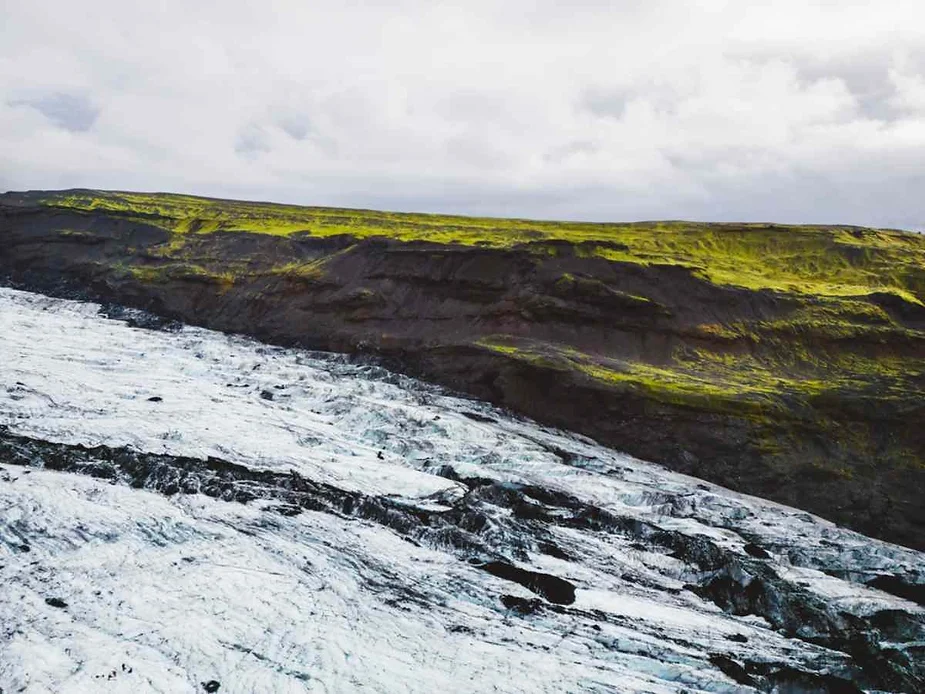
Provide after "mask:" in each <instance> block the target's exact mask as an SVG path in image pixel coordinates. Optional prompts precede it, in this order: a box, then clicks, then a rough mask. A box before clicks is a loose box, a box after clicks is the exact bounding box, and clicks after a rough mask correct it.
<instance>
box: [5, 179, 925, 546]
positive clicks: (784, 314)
mask: <svg viewBox="0 0 925 694" xmlns="http://www.w3.org/2000/svg"><path fill="white" fill-rule="evenodd" d="M4 206H6V208H7V209H13V210H16V209H20V210H22V209H24V208H25V209H28V210H29V214H35V215H40V216H41V217H42V221H41V223H38V222H29V221H28V220H27V219H26V217H25V216H24V217H23V218H22V220H19V221H14V222H13V223H12V224H13V226H14V227H16V229H20V228H21V229H22V233H23V236H22V238H23V239H24V240H23V243H24V244H25V245H24V246H23V248H27V249H32V250H28V251H22V253H23V255H24V257H25V256H26V255H28V258H29V259H28V260H21V261H16V260H15V258H14V262H13V263H12V264H8V267H7V271H9V267H12V268H13V270H14V272H13V273H12V275H13V276H19V277H34V276H36V275H37V274H38V275H41V274H43V273H44V275H46V276H51V277H53V278H55V279H56V281H57V279H60V278H61V277H65V276H66V277H69V278H75V277H76V278H78V279H79V282H80V283H82V284H83V285H84V286H94V287H102V289H99V290H96V291H97V292H99V293H101V294H102V296H100V297H98V298H104V299H107V300H109V299H112V300H121V301H128V302H130V303H135V304H137V305H140V306H144V307H151V306H155V307H160V308H163V310H165V311H166V312H167V313H169V314H171V315H173V316H175V317H179V318H182V319H184V320H192V321H198V322H201V323H204V324H207V325H210V326H211V327H218V328H220V329H226V330H234V331H241V332H251V333H253V334H258V335H260V336H261V337H266V338H268V339H276V340H280V341H286V342H303V343H307V344H311V345H312V346H318V347H322V348H326V349H336V350H346V351H362V352H372V353H378V354H381V355H384V356H386V357H388V358H392V359H395V360H397V361H398V363H399V364H401V365H404V366H406V367H407V368H408V369H409V370H412V371H414V372H415V373H419V374H421V375H424V376H426V377H428V378H432V379H434V380H437V381H440V382H442V383H445V384H448V385H451V386H453V387H456V388H459V389H462V390H466V391H469V392H471V393H473V394H475V395H478V396H479V397H488V398H491V399H493V400H494V401H496V402H498V403H499V404H503V405H506V406H509V407H511V408H513V409H516V410H520V411H522V412H524V413H526V414H529V415H531V416H534V417H536V418H538V419H541V420H544V421H546V422H549V423H551V424H556V425H561V426H568V427H571V428H575V429H578V430H580V431H582V432H584V433H587V434H590V435H592V436H595V437H597V438H599V439H601V440H602V441H605V442H607V443H610V444H612V445H615V446H618V447H620V448H623V449H625V450H627V451H629V452H631V453H633V454H635V455H638V456H640V457H645V458H650V459H654V460H658V461H659V462H664V463H666V464H668V465H671V466H673V467H675V468H677V469H681V470H683V471H686V472H692V473H694V474H698V475H701V476H704V477H707V478H710V479H712V480H714V481H718V482H721V483H724V484H727V485H729V486H732V487H734V488H738V489H742V490H743V491H747V492H751V493H757V494H761V495H765V496H770V497H771V498H775V499H778V500H780V501H784V502H787V503H791V504H796V505H800V506H803V507H805V508H810V509H811V510H814V511H816V512H818V513H821V514H823V515H827V516H828V517H830V518H832V519H834V520H837V521H839V522H843V523H847V524H849V525H853V526H854V527H857V528H859V529H861V530H863V531H865V532H868V533H872V534H879V535H880V536H883V537H889V538H890V539H894V540H897V541H900V542H904V543H906V544H912V545H915V546H922V547H925V511H923V510H922V509H921V504H920V503H919V502H918V501H916V499H920V498H921V494H923V493H925V235H919V234H914V233H909V232H903V231H897V230H888V229H866V228H858V227H846V226H786V225H774V224H708V223H697V222H681V221H673V222H638V223H625V224H592V223H572V222H548V221H532V220H522V219H493V218H472V217H459V216H448V215H429V214H406V213H394V212H379V211H372V210H348V209H335V208H324V207H298V206H291V205H277V204H270V203H251V202H240V201H228V200H215V199H209V198H199V197H192V196H185V195H172V194H147V193H123V192H102V191H83V190H81V191H61V192H50V193H46V192H41V193H25V194H8V195H5V196H0V209H2V208H3V207H4ZM30 224H31V225H33V226H35V227H36V228H37V227H38V226H42V229H43V231H42V232H41V233H39V232H35V234H37V236H36V238H39V239H42V240H43V241H42V242H43V243H45V245H44V246H41V247H39V246H29V243H32V241H30V240H29V239H30V238H31V237H30V233H32V232H30V231H29V226H30ZM140 230H149V231H150V230H154V231H153V232H152V233H149V231H145V232H144V233H142V231H140ZM135 232H137V233H135ZM133 234H135V235H133ZM145 239H146V240H145ZM49 240H52V241H53V242H54V243H53V245H48V243H47V241H49ZM49 249H52V250H49ZM49 253H50V254H51V255H49ZM55 254H57V255H55ZM0 261H2V259H0ZM17 263H18V264H17ZM3 266H4V263H3V262H0V270H3ZM62 268H63V269H62ZM17 273H18V274H17ZM30 273H31V274H30ZM277 314H278V315H277ZM393 363H394V362H393ZM878 528H883V529H882V530H878Z"/></svg>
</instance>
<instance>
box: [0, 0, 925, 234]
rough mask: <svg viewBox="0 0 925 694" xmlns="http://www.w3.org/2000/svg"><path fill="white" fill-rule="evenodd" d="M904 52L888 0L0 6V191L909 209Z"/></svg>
mask: <svg viewBox="0 0 925 694" xmlns="http://www.w3.org/2000/svg"><path fill="white" fill-rule="evenodd" d="M923 46H925V8H923V9H920V8H919V3H917V2H902V1H899V0H894V1H892V2H890V1H886V2H881V3H877V4H871V3H867V2H864V3H861V2H844V1H840V2H837V3H835V2H806V1H805V0H804V1H802V2H796V1H792V0H791V1H787V0H782V1H779V2H775V3H766V2H745V1H739V2H724V1H722V0H711V1H709V2H706V1H704V2H698V3H692V2H682V1H668V0H655V1H650V2H626V3H613V2H605V1H604V0H585V1H584V2H561V1H557V0H538V1H533V2H528V1H526V0H511V1H509V2H506V3H496V2H487V1H484V2H479V1H469V2H465V3H449V2H444V3H433V2H424V1H423V0H404V1H396V2H372V1H369V2H359V1H354V2H333V1H329V2H328V1H320V2H313V3H301V2H295V1H294V0H293V1H292V2H283V1H282V0H274V1H270V2H261V3H255V2H243V1H241V0H226V1H224V2H198V3H182V2H178V1H167V2H161V3H124V2H116V1H112V0H110V1H101V0H88V1H87V2H83V3H68V2H64V1H63V0H60V1H52V0H33V1H32V2H29V3H21V2H13V0H8V1H3V0H0V186H2V187H7V188H47V187H61V186H87V187H106V188H136V189H149V190H179V191H186V192H199V193H206V194H215V195H231V196H237V197H251V198H254V197H259V198H271V199H277V200H284V201H290V202H302V203H317V204H342V205H353V206H381V207H389V208H395V209H422V210H442V211H456V212H464V213H466V212H469V213H488V214H516V215H519V216H539V217H544V216H553V217H568V218H583V219H638V218H685V217H686V218H712V219H773V220H780V221H807V222H819V221H832V222H846V223H860V224H877V225H886V224H889V225H894V226H905V227H921V226H923V225H925V209H923V205H922V203H921V202H920V200H919V198H925V186H923V178H922V176H923V174H922V172H923V171H925V48H923ZM917 191H921V194H918V195H916V192H917Z"/></svg>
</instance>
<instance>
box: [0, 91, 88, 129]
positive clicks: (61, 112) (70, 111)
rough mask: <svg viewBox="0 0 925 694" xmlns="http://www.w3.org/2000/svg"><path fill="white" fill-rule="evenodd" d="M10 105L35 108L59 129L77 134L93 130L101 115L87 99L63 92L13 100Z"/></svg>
mask: <svg viewBox="0 0 925 694" xmlns="http://www.w3.org/2000/svg"><path fill="white" fill-rule="evenodd" d="M9 104H10V105H11V106H14V107H15V106H27V107H30V108H34V109H35V110H36V111H38V112H39V113H41V114H42V115H43V116H45V118H47V119H48V120H49V121H51V122H52V123H54V124H55V125H56V126H58V127H59V128H63V129H64V130H69V131H71V132H75V133H82V132H86V131H87V130H89V129H90V128H92V127H93V124H94V123H95V122H96V119H97V117H98V116H99V113H100V112H99V109H97V108H96V107H95V106H94V105H93V103H92V102H91V101H90V100H89V99H88V98H87V97H85V96H80V95H76V94H66V93H62V92H52V93H50V94H42V95H40V96H34V97H30V98H26V99H12V100H10V102H9Z"/></svg>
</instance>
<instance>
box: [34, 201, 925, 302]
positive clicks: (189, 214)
mask: <svg viewBox="0 0 925 694" xmlns="http://www.w3.org/2000/svg"><path fill="white" fill-rule="evenodd" d="M43 204H46V205H50V206H54V207H60V208H68V209H72V210H77V211H84V212H91V211H96V212H98V211H105V212H109V213H113V214H119V215H124V216H127V217H129V218H131V219H135V220H139V221H145V222H147V223H149V224H153V225H156V226H159V227H161V228H164V229H167V230H169V231H171V232H174V233H176V234H179V235H184V234H193V233H195V234H205V233H216V232H228V231H249V232H256V233H265V234H275V235H289V234H293V233H297V232H302V233H306V234H309V235H312V236H318V237H324V236H332V235H340V234H346V235H350V236H353V237H356V238H368V237H373V236H383V237H388V238H392V239H398V240H402V241H429V242H432V243H440V244H464V245H481V246H490V247H510V246H515V245H516V246H523V247H524V248H526V249H528V250H531V251H532V252H535V253H538V254H552V255H555V254H558V253H560V252H561V251H562V248H561V247H560V246H556V245H555V244H554V243H552V242H555V241H558V242H562V241H565V242H568V243H570V244H572V248H571V252H573V253H575V254H577V255H583V256H597V257H602V258H606V259H608V260H611V261H614V262H623V263H634V264H643V265H674V266H680V267H684V268H687V269H689V270H690V271H691V272H692V273H693V274H695V275H697V276H698V277H701V278H703V279H705V280H707V281H709V282H713V283H716V284H721V285H729V286H736V287H745V288H749V289H772V290H776V291H781V292H789V293H799V294H808V295H814V296H833V297H852V296H865V295H868V294H871V293H873V292H883V293H887V294H892V295H894V296H896V297H898V298H899V299H900V300H902V301H905V302H907V303H909V304H916V305H922V304H923V297H925V238H923V237H922V236H920V235H916V234H909V233H903V232H898V231H891V230H881V229H857V228H849V227H818V226H782V225H767V224H702V223H694V222H641V223H629V224H591V223H573V222H539V221H531V220H523V219H492V218H478V217H457V216H449V215H428V214H404V213H395V212H378V211H371V210H345V209H335V208H325V207H298V206H294V205H275V204H269V203H251V202H239V201H231V200H213V199H209V198H199V197H193V196H187V195H169V194H146V193H116V192H81V193H58V194H49V195H48V196H47V197H46V198H45V199H44V200H43Z"/></svg>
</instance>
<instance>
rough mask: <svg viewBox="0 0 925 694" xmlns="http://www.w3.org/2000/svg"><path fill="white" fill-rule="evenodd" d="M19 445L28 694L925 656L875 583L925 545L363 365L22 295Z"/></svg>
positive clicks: (622, 674) (12, 526)
mask: <svg viewBox="0 0 925 694" xmlns="http://www.w3.org/2000/svg"><path fill="white" fill-rule="evenodd" d="M151 398H154V400H151ZM0 439H2V440H3V441H5V442H6V443H4V446H6V448H2V449H0V451H6V453H0V692H2V693H4V694H8V693H12V692H62V693H64V692H132V693H138V692H190V693H193V692H203V691H213V692H214V691H219V692H221V693H225V692H241V693H243V692H326V693H333V692H358V691H362V692H422V693H424V692H427V693H431V692H441V693H448V692H747V691H755V690H765V691H827V690H826V689H825V687H826V686H831V687H835V686H842V684H840V683H847V682H848V681H856V682H858V683H859V684H858V686H860V687H862V688H867V689H876V688H879V689H883V690H886V689H890V686H889V684H888V683H889V682H890V681H894V680H895V678H894V680H890V679H889V677H887V678H886V679H883V678H881V681H880V684H876V683H874V685H870V684H864V683H865V682H873V681H874V680H872V679H871V677H872V675H870V674H869V672H866V671H864V670H863V667H862V664H859V662H858V660H857V658H856V657H854V656H852V655H851V654H850V653H849V652H848V651H849V650H850V649H846V648H844V647H842V646H843V644H842V642H841V641H840V639H841V638H842V636H843V635H845V634H847V633H848V630H850V629H854V628H856V627H857V625H858V624H861V625H862V626H863V629H864V630H866V631H865V633H866V634H867V638H868V640H870V638H876V639H879V642H878V643H876V644H874V646H871V648H873V649H874V650H877V649H881V650H882V649H885V648H889V649H892V651H891V652H896V653H900V654H901V655H902V657H903V658H905V659H906V660H908V661H910V662H912V663H913V666H910V667H913V670H914V666H916V662H917V660H916V659H920V658H921V657H922V653H923V647H925V631H923V629H922V625H923V624H925V611H923V608H922V607H921V606H920V605H919V604H917V603H915V602H911V601H909V600H906V599H903V598H901V597H897V596H896V595H893V594H891V593H887V592H883V591H880V590H876V589H874V588H872V587H868V586H866V585H864V584H865V583H869V582H871V581H874V580H876V579H877V578H878V577H881V578H882V577H890V578H891V579H894V580H895V581H899V582H900V583H902V584H903V585H907V586H913V587H921V584H922V583H925V557H923V555H922V554H920V553H917V552H914V551H912V550H909V549H904V548H901V547H898V546H894V545H890V544H887V543H883V542H879V541H877V540H872V539H869V538H866V537H863V536H861V535H858V534H856V533H853V532H850V531H847V530H844V529H840V528H837V527H835V526H834V525H832V524H831V523H828V522H826V521H823V520H821V519H819V518H816V517H814V516H812V515H810V514H807V513H805V512H802V511H799V510H795V509H792V508H787V507H784V506H780V505H777V504H774V503H771V502H767V501H762V500H759V499H755V498H752V497H746V496H742V495H738V494H735V493H733V492H730V491H728V490H725V489H723V488H720V487H717V486H715V485H711V484H707V483H704V482H702V481H700V480H695V479H692V478H689V477H685V476H682V475H678V474H674V473H671V472H669V471H667V470H665V469H664V468H661V467H659V466H657V465H654V464H651V463H645V462H641V461H639V460H635V459H633V458H630V457H628V456H625V455H622V454H620V453H617V452H614V451H613V450H610V449H608V448H605V447H602V446H599V445H597V444H595V443H593V442H592V441H590V440H588V439H585V438H583V437H579V436H575V435H572V434H568V433H564V432H561V431H556V430H552V429H547V428H543V427H541V426H538V425H537V424H535V423H533V422H530V421H528V420H524V419H520V418H516V417H513V416H511V415H509V414H506V413H504V412H501V411H499V410H496V409H493V408H492V407H490V406H488V405H485V404H482V403H478V402H474V401H471V400H466V399H463V398H459V397H454V396H451V395H449V394H447V393H445V392H444V391H441V390H440V389H437V388H435V387H432V386H429V385H426V384H423V383H420V382H418V381H415V380H413V379H410V378H407V377H403V376H398V375H395V374H392V373H389V372H386V371H384V370H383V369H381V368H378V367H374V366H370V365H363V364H354V363H351V362H350V361H349V360H348V359H346V358H344V357H340V356H336V355H324V354H318V353H310V352H305V351H300V350H291V349H282V348H278V347H271V346H267V345H262V344H260V343H258V342H255V341H252V340H249V339H244V338H241V337H236V336H228V335H223V334H221V333H216V332H211V331H208V330H203V329H198V328H190V327H184V328H182V329H180V330H177V331H173V332H170V331H155V330H146V329H141V328H134V327H130V326H129V325H127V324H126V323H125V322H122V321H116V320H110V319H107V318H105V317H102V316H101V315H100V314H99V306H98V305H96V304H92V303H83V302H76V301H67V300H60V299H53V298H48V297H45V296H41V295H36V294H30V293H26V292H20V291H16V290H12V289H0ZM100 446H103V447H105V448H96V447H100ZM114 451H115V452H119V451H131V452H134V453H139V454H156V455H152V456H148V457H146V458H144V460H145V461H147V462H146V463H145V464H146V465H148V464H150V465H155V462H151V461H156V464H157V465H163V468H162V469H164V470H172V469H174V467H176V466H180V467H176V469H180V468H181V467H182V466H183V465H185V466H186V467H185V468H183V469H184V470H187V471H189V470H193V469H194V468H195V466H196V464H198V463H197V462H196V461H201V465H202V466H203V468H202V470H200V471H198V472H195V470H194V472H189V473H188V472H184V473H182V474H181V473H177V474H178V478H182V480H181V484H180V485H179V488H167V487H165V486H164V484H160V483H155V482H153V481H152V482H150V483H147V482H146V483H144V484H141V483H137V479H136V483H132V482H131V480H130V479H129V477H130V474H134V473H130V472H125V470H127V469H128V468H125V467H124V465H123V463H121V462H119V460H121V458H120V459H119V460H116V458H118V456H117V455H116V454H115V453H113V452H114ZM26 458H28V460H29V462H28V464H23V463H22V460H25V459H26ZM78 458H80V460H81V461H83V462H80V463H79V464H78V462H74V461H75V460H77V459H78ZM110 458H112V460H110ZM96 459H100V460H101V461H102V462H101V465H103V464H104V463H105V464H106V465H109V466H110V467H108V468H107V470H110V471H115V472H114V473H113V474H109V473H107V474H108V477H107V475H102V474H101V473H100V472H99V470H100V469H101V468H100V466H97V467H93V466H92V465H90V464H89V463H87V462H86V461H87V460H91V462H92V460H96ZM191 459H192V462H190V460H191ZM113 461H115V462H113ZM157 461H159V462H157ZM178 461H179V462H178ZM184 461H185V462H184ZM46 463H47V464H46ZM82 465H83V467H81V466H82ZM120 465H123V467H119V466H120ZM228 465H232V466H234V467H233V470H235V471H236V472H234V475H236V477H235V479H234V480H233V481H232V482H228V483H227V484H226V485H225V487H223V489H225V490H226V492H228V490H229V489H233V490H245V491H247V494H246V495H244V496H241V495H240V494H238V492H237V491H235V493H231V492H228V493H224V494H218V493H211V492H209V491H208V489H206V487H205V486H204V487H203V489H202V490H200V492H199V493H197V490H198V489H199V486H197V485H199V484H201V483H202V482H201V480H206V479H207V477H208V476H209V475H212V476H215V475H218V476H221V475H223V474H226V472H222V471H223V470H227V469H232V468H227V466H228ZM172 466H173V467H172ZM223 466H224V467H223ZM238 466H239V467H238ZM51 468H54V469H51ZM207 468H208V470H207V471H205V472H204V471H203V470H206V469H207ZM196 469H198V468H196ZM216 471H217V472H216ZM80 472H84V473H89V474H77V473H80ZM145 474H147V473H145ZM228 474H230V473H228ZM183 475H186V477H183ZM196 475H198V477H196ZM194 478H195V479H194ZM145 479H148V478H145ZM150 479H151V480H153V479H154V477H153V476H152V477H150ZM209 479H211V478H209ZM286 480H295V482H293V483H292V484H293V485H295V486H296V487H298V489H303V487H306V485H309V486H310V485H320V486H319V487H318V488H317V489H320V490H322V491H317V490H316V491H312V492H311V494H316V496H315V497H312V499H315V501H312V502H311V503H309V502H308V501H305V502H304V503H303V502H302V501H300V499H308V498H309V496H305V495H303V496H299V495H298V494H295V493H294V492H292V491H291V490H290V489H289V488H288V487H287V488H286V489H284V490H282V491H280V490H281V489H282V488H281V487H280V488H278V487H279V485H287V484H289V482H286ZM202 484H205V483H202ZM274 485H276V486H274ZM306 488H307V487H306ZM312 489H315V487H312ZM236 494H238V495H236ZM299 494H301V492H299ZM305 494H306V495H307V494H309V492H305ZM319 495H320V496H319ZM322 497H323V498H322ZM348 497H349V499H350V500H351V501H349V503H348V502H346V501H344V499H347V498H348ZM229 499H231V500H229ZM319 499H320V501H318V500H319ZM332 500H333V501H332ZM383 509H386V510H387V511H383ZM396 518H398V519H399V520H395V519H396ZM498 567H502V568H498ZM521 570H522V571H521ZM512 571H513V572H515V573H516V572H517V571H521V573H519V574H518V576H520V579H518V578H516V577H514V578H513V579H512V576H513V575H514V574H512ZM530 572H532V573H530ZM531 576H532V577H534V578H530V577H531ZM524 577H526V578H524ZM537 577H539V578H537ZM557 581H558V583H557ZM563 585H565V586H569V587H574V596H572V595H571V593H570V588H567V589H565V590H564V595H563V594H562V591H561V590H560V589H562V586H563ZM878 585H884V584H882V583H881V584H878ZM549 586H553V587H552V588H550V587H549ZM556 586H558V588H556ZM730 586H731V588H730ZM557 590H558V592H557ZM730 591H731V592H730ZM894 592H896V591H894ZM900 594H902V593H901V592H900ZM730 596H732V597H730ZM741 596H745V597H741ZM572 598H573V599H572ZM857 628H861V627H857ZM871 634H873V635H874V636H873V637H871ZM878 652H879V651H878ZM890 657H893V656H890ZM896 657H899V656H896ZM891 662H892V661H891ZM896 662H900V661H896ZM903 662H904V661H903ZM918 663H919V665H920V661H918ZM911 671H912V670H910V672H911ZM910 677H911V675H910ZM875 679H876V678H875ZM895 681H899V680H895ZM906 681H912V680H906ZM883 682H887V684H883ZM826 683H828V684H826ZM833 683H834V684H833ZM788 686H789V687H790V689H787V688H786V687H788ZM811 686H815V687H817V688H816V689H811V688H810V687H811ZM845 686H848V685H847V684H845ZM799 687H803V689H800V688H799ZM775 688H776V689H775ZM831 691H850V689H842V690H838V689H834V688H833V689H831Z"/></svg>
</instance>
